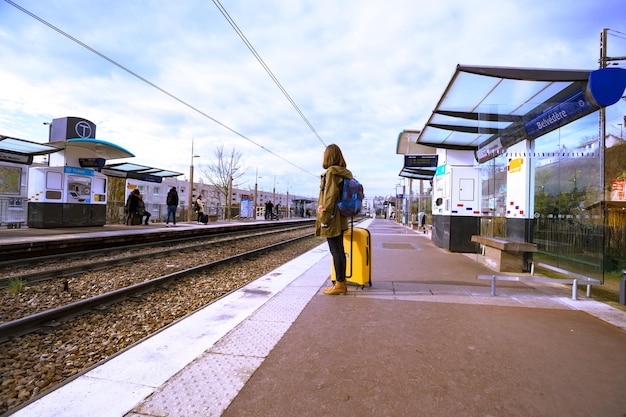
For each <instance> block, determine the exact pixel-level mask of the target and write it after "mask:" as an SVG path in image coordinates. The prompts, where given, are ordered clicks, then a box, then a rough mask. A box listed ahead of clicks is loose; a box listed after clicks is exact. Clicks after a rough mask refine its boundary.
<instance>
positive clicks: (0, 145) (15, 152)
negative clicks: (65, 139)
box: [0, 135, 61, 165]
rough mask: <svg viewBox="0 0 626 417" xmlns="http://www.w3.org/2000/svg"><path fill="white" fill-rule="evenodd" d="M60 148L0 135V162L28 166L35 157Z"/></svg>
mask: <svg viewBox="0 0 626 417" xmlns="http://www.w3.org/2000/svg"><path fill="white" fill-rule="evenodd" d="M60 150H61V148H59V147H57V146H54V145H51V144H47V143H37V142H31V141H28V140H24V139H18V138H12V137H9V136H3V135H0V160H3V161H7V162H15V163H21V164H27V165H30V164H32V162H33V156H35V155H47V154H51V153H54V152H58V151H60Z"/></svg>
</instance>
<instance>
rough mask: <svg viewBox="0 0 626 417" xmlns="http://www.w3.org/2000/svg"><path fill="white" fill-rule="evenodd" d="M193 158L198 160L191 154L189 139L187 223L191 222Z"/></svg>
mask: <svg viewBox="0 0 626 417" xmlns="http://www.w3.org/2000/svg"><path fill="white" fill-rule="evenodd" d="M193 158H200V155H195V154H194V153H193V138H192V139H191V164H190V165H189V191H188V192H187V221H188V222H191V209H192V207H193V201H192V199H193V195H192V194H193Z"/></svg>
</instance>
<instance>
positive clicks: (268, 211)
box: [265, 200, 274, 220]
mask: <svg viewBox="0 0 626 417" xmlns="http://www.w3.org/2000/svg"><path fill="white" fill-rule="evenodd" d="M273 208H274V205H273V204H272V202H271V201H270V200H267V201H266V202H265V220H269V219H271V218H272V209H273Z"/></svg>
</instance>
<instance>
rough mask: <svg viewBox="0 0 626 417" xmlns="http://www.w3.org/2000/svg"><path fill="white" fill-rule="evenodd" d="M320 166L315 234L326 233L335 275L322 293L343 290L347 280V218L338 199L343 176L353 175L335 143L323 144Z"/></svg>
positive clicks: (349, 176) (344, 291) (346, 289)
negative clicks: (341, 212) (344, 242)
mask: <svg viewBox="0 0 626 417" xmlns="http://www.w3.org/2000/svg"><path fill="white" fill-rule="evenodd" d="M322 166H323V167H324V169H325V170H326V171H324V173H323V174H322V176H321V178H320V195H319V198H318V200H317V201H318V204H319V205H318V206H317V218H316V220H315V236H324V237H326V240H327V241H328V248H329V249H330V254H331V255H332V258H333V267H334V268H335V276H336V281H335V282H334V283H333V285H332V286H330V287H327V288H324V294H331V295H334V294H345V293H346V292H347V291H348V287H347V284H346V254H345V250H344V247H343V232H344V231H345V230H348V218H347V217H344V216H342V215H341V214H340V213H339V206H338V204H337V203H338V201H339V197H340V194H341V185H342V184H343V180H344V178H352V172H350V171H349V170H348V169H347V168H346V166H347V165H346V161H345V159H344V158H343V154H342V153H341V149H340V148H339V146H337V145H335V144H332V145H328V146H327V147H326V150H325V151H324V159H323V161H322Z"/></svg>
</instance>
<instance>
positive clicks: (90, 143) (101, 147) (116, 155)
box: [53, 138, 135, 159]
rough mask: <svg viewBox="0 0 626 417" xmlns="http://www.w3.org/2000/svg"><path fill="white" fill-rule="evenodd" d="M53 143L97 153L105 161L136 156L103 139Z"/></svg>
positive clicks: (80, 139)
mask: <svg viewBox="0 0 626 417" xmlns="http://www.w3.org/2000/svg"><path fill="white" fill-rule="evenodd" d="M53 143H58V144H59V145H61V146H64V147H65V148H66V149H67V148H70V147H77V148H83V149H88V150H90V151H92V152H95V153H96V154H97V155H98V156H100V157H102V158H104V159H121V158H131V157H134V156H135V155H133V154H132V153H131V152H130V151H128V150H126V149H124V148H122V147H121V146H119V145H116V144H114V143H111V142H107V141H105V140H101V139H92V138H72V139H68V140H66V141H64V142H62V141H60V142H53Z"/></svg>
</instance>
